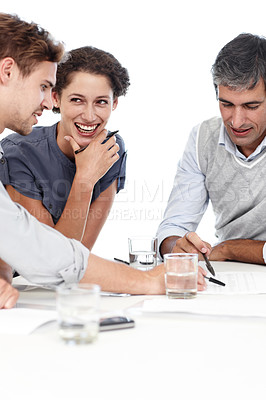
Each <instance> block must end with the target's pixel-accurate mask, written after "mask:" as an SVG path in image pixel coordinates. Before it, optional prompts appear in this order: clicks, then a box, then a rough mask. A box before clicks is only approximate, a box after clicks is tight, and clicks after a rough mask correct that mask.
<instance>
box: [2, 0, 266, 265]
mask: <svg viewBox="0 0 266 400" xmlns="http://www.w3.org/2000/svg"><path fill="white" fill-rule="evenodd" d="M1 11H2V12H9V13H16V14H18V15H19V16H20V17H21V18H23V19H25V20H27V21H34V22H37V23H39V24H40V25H42V26H43V27H45V28H46V29H48V30H49V31H50V32H51V33H52V34H53V36H54V37H55V38H56V39H58V40H62V41H64V43H65V44H66V49H67V50H70V49H72V48H75V47H80V46H85V45H92V46H95V47H98V48H101V49H103V50H106V51H109V52H111V53H113V54H114V56H115V57H117V58H118V60H119V61H120V62H121V63H122V65H123V66H125V67H126V68H127V69H128V71H129V74H130V78H131V86H130V88H129V92H128V94H127V96H126V97H125V98H121V99H120V102H119V106H118V108H117V110H116V111H115V112H114V113H113V115H112V117H111V120H110V122H109V126H108V128H109V129H111V130H112V129H119V131H120V134H121V135H122V136H123V138H124V140H125V143H126V148H127V150H128V163H127V182H126V187H125V189H124V190H123V191H122V192H120V194H119V195H118V196H117V197H116V200H115V204H114V206H113V209H112V211H111V213H110V216H109V218H108V221H107V223H106V224H105V226H104V228H103V230H102V232H101V234H100V236H99V238H98V241H97V243H96V245H95V247H94V250H93V252H94V253H96V254H99V255H102V256H104V257H106V258H112V257H113V256H116V257H120V258H122V257H124V258H125V257H127V238H128V236H130V235H137V234H151V235H153V234H154V233H155V232H156V230H157V227H158V224H159V223H160V221H161V219H162V216H163V212H164V209H165V206H166V203H167V199H168V196H169V192H170V190H171V187H172V183H173V178H174V174H175V170H176V164H177V161H178V159H179V157H180V156H181V154H182V151H183V148H184V145H185V143H186V140H187V137H188V134H189V132H190V130H191V128H192V126H194V125H196V124H198V123H199V122H200V121H201V120H203V119H205V118H210V117H212V116H214V115H217V114H218V112H219V111H218V105H217V102H216V99H215V93H214V88H213V85H212V78H211V73H210V69H211V66H212V64H213V62H214V60H215V57H216V55H217V53H218V51H219V50H220V49H221V48H222V46H223V45H224V44H226V43H227V42H228V41H230V40H231V39H233V38H234V37H235V36H237V35H238V34H239V33H242V32H251V33H254V34H259V35H264V36H265V35H266V29H265V0H257V1H256V0H255V1H253V2H252V3H250V1H246V0H235V1H232V0H230V1H229V0H224V1H222V2H215V1H213V0H202V1H198V0H190V1H189V0H187V1H186V2H184V3H183V2H179V1H177V0H164V1H158V0H134V1H133V0H132V1H126V0H98V1H97V0H85V1H83V0H81V1H78V0H77V1H75V2H71V1H70V2H67V3H66V2H61V1H58V2H56V1H51V0H46V1H45V2H36V1H34V2H33V1H27V0H24V1H21V0H9V2H8V4H7V2H6V4H5V5H3V4H2V6H1ZM56 118H57V117H55V115H54V114H53V113H52V112H50V111H49V112H45V113H44V115H43V116H42V118H41V119H40V120H39V125H47V124H52V123H53V122H55V121H56ZM7 133H8V132H4V134H7ZM2 137H3V135H2ZM198 232H199V234H200V235H201V236H202V238H203V239H205V240H208V241H209V242H211V243H214V236H213V216H212V212H211V210H208V211H207V214H206V216H205V217H204V218H203V220H202V222H201V224H200V226H199V229H198Z"/></svg>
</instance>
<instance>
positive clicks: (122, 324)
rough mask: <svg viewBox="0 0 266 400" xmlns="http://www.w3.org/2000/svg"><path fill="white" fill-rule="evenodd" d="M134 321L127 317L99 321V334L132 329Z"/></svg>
mask: <svg viewBox="0 0 266 400" xmlns="http://www.w3.org/2000/svg"><path fill="white" fill-rule="evenodd" d="M134 326H135V321H134V320H133V319H131V318H128V317H119V316H117V317H108V318H102V319H100V332H103V331H112V330H114V329H126V328H134Z"/></svg>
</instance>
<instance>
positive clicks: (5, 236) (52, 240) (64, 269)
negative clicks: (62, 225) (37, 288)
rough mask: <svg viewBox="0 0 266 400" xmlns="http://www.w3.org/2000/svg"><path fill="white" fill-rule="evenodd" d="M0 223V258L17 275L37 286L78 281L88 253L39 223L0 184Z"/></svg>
mask: <svg viewBox="0 0 266 400" xmlns="http://www.w3.org/2000/svg"><path fill="white" fill-rule="evenodd" d="M0 221H1V230H0V258H2V259H3V260H4V261H5V262H7V263H8V264H9V265H10V266H11V267H12V268H13V269H15V270H16V271H17V272H18V273H19V274H20V275H21V276H23V277H25V278H26V279H27V280H29V281H31V282H34V283H39V284H60V283H62V282H66V283H71V282H78V281H80V280H81V279H82V277H83V275H84V273H85V271H86V268H87V263H88V257H89V253H90V252H89V250H88V249H87V248H86V247H85V246H83V245H82V244H81V243H80V242H78V241H76V240H74V239H68V238H66V237H65V236H63V235H62V234H61V233H60V232H58V231H56V230H55V229H53V228H51V227H49V226H47V225H45V224H42V223H40V222H39V221H38V220H37V219H36V218H34V217H33V216H32V215H31V214H30V213H28V211H27V210H25V209H24V208H23V207H22V206H20V205H19V204H17V203H14V202H12V201H11V199H10V197H9V196H8V194H7V192H6V190H5V189H4V187H3V185H2V184H1V183H0Z"/></svg>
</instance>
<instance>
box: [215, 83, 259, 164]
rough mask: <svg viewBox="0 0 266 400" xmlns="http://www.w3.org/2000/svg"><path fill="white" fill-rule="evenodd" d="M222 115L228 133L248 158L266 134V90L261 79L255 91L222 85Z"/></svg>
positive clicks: (220, 100)
mask: <svg viewBox="0 0 266 400" xmlns="http://www.w3.org/2000/svg"><path fill="white" fill-rule="evenodd" d="M218 100H219V107H220V112H221V116H222V118H223V121H224V125H225V128H226V130H227V133H228V135H229V137H230V139H231V140H232V142H233V143H234V144H236V145H237V146H238V148H239V150H240V151H241V152H242V153H243V154H244V155H245V156H246V157H248V156H249V155H250V154H252V153H253V151H254V150H255V149H256V148H257V146H258V145H259V144H260V143H261V142H262V140H263V139H264V137H265V135H266V91H265V85H264V81H263V80H262V79H261V80H260V81H259V83H258V84H257V85H256V86H255V88H253V89H251V90H242V91H237V90H233V89H230V88H229V87H227V86H221V85H220V86H218Z"/></svg>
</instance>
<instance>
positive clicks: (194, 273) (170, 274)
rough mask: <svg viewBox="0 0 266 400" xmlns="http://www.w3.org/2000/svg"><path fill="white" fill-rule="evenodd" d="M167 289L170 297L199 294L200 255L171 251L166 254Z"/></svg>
mask: <svg viewBox="0 0 266 400" xmlns="http://www.w3.org/2000/svg"><path fill="white" fill-rule="evenodd" d="M164 266H165V289H166V294H167V296H168V298H173V299H189V298H193V297H195V296H196V295H197V281H198V255H197V254H191V253H171V254H165V255H164Z"/></svg>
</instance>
